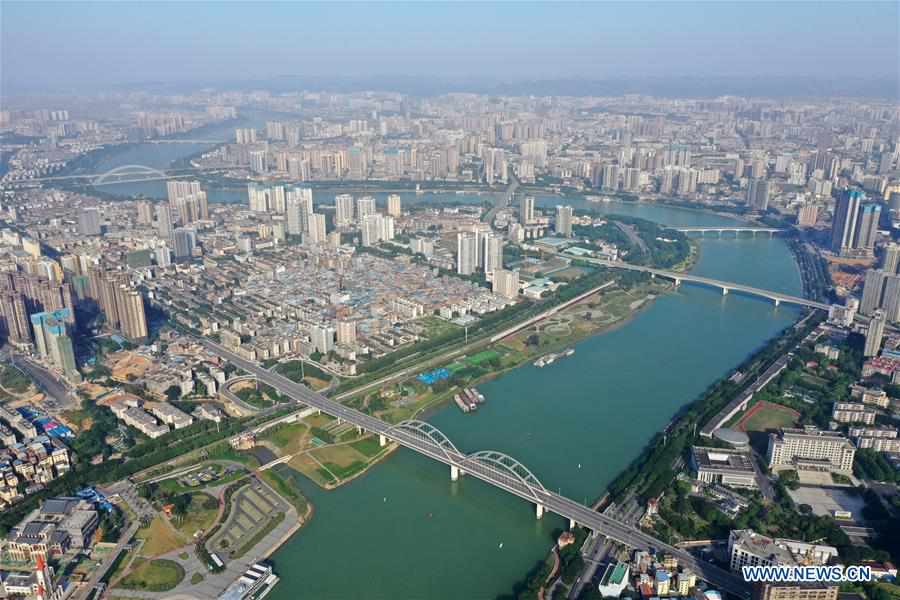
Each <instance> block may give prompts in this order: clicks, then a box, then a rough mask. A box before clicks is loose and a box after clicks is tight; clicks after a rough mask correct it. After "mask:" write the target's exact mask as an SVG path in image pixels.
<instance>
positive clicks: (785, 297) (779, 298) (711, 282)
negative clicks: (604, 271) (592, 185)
mask: <svg viewBox="0 0 900 600" xmlns="http://www.w3.org/2000/svg"><path fill="white" fill-rule="evenodd" d="M558 256H564V257H565V256H566V255H564V254H559V255H558ZM567 258H571V257H567ZM578 260H581V261H584V262H588V263H591V264H596V265H599V266H603V267H608V268H610V269H625V270H627V271H638V272H641V273H649V274H650V276H651V277H664V278H666V279H670V280H672V281H673V282H674V283H675V285H681V283H682V282H685V281H687V282H690V283H697V284H700V285H705V286H708V287H714V288H718V289H720V290H722V295H723V296H724V295H727V294H729V293H730V292H740V293H743V294H747V295H749V296H758V297H760V298H767V299H769V300H771V301H772V302H774V303H775V306H778V305H779V304H781V303H782V302H785V303H787V304H796V305H798V306H806V307H809V308H818V309H820V310H828V309H829V308H831V305H829V304H826V303H824V302H816V301H815V300H810V299H809V298H803V297H802V296H792V295H790V294H782V293H781V292H773V291H771V290H765V289H762V288H757V287H753V286H752V285H744V284H742V283H734V282H731V281H722V280H720V279H713V278H711V277H701V276H700V275H691V274H690V273H680V272H678V271H666V270H665V269H654V268H652V267H644V266H641V265H633V264H631V263H626V262H622V261H618V260H604V259H600V258H578Z"/></svg>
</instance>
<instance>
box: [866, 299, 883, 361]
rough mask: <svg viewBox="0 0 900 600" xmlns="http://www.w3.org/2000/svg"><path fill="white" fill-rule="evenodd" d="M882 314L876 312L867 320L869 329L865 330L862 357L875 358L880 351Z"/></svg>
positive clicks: (878, 311) (879, 311) (881, 312)
mask: <svg viewBox="0 0 900 600" xmlns="http://www.w3.org/2000/svg"><path fill="white" fill-rule="evenodd" d="M884 322H885V316H884V312H883V311H881V310H876V311H875V314H874V315H872V318H871V319H870V320H869V328H868V329H867V330H866V346H865V349H864V350H863V356H866V357H869V356H876V355H877V354H878V351H879V350H880V349H881V338H882V337H884Z"/></svg>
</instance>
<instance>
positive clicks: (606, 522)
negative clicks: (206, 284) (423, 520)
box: [199, 339, 750, 598]
mask: <svg viewBox="0 0 900 600" xmlns="http://www.w3.org/2000/svg"><path fill="white" fill-rule="evenodd" d="M199 342H200V343H201V344H202V345H203V346H204V347H205V348H206V349H207V350H208V351H210V352H212V353H213V354H215V355H217V356H219V357H221V358H223V359H225V360H227V361H229V362H230V363H232V364H233V365H235V366H236V367H239V368H241V369H243V370H244V371H246V372H247V373H250V374H252V375H255V376H256V377H257V379H258V380H259V381H262V382H263V383H266V384H268V385H270V386H272V387H273V388H275V389H276V390H278V391H279V392H280V393H282V394H284V395H285V396H287V397H289V398H292V399H293V400H294V401H296V402H298V403H302V404H305V405H307V406H310V407H313V408H315V409H317V410H320V411H322V412H324V413H326V414H329V415H331V416H332V417H336V418H337V419H340V420H342V421H347V422H349V423H352V424H354V425H356V427H357V429H358V430H359V431H367V432H370V433H374V434H377V435H378V437H379V442H380V443H381V445H386V444H387V443H388V442H389V441H392V442H395V443H397V444H399V445H401V446H404V447H406V448H409V449H410V450H413V451H415V452H418V453H419V454H423V455H425V456H427V457H429V458H432V459H434V460H436V461H438V462H442V463H444V464H446V465H448V466H449V467H450V478H451V479H453V480H456V479H458V478H459V477H461V476H463V475H470V476H472V477H476V478H478V479H480V480H482V481H484V482H486V483H489V484H490V485H493V486H495V487H498V488H500V489H502V490H504V491H506V492H509V493H511V494H514V495H516V496H518V497H520V498H522V499H524V500H526V501H528V502H531V503H533V504H534V506H535V512H536V515H537V517H538V518H540V517H541V516H543V514H544V512H545V511H552V512H554V513H556V514H559V515H561V516H563V517H565V518H567V519H569V524H570V525H571V526H574V525H575V524H578V525H582V526H584V527H586V528H588V529H591V530H593V531H595V532H597V533H599V534H602V535H604V536H606V537H607V538H609V539H611V540H614V541H616V542H619V543H621V544H624V545H626V546H629V547H632V548H650V547H652V548H655V549H656V550H657V551H663V552H666V553H669V554H671V555H673V556H675V557H677V558H678V560H679V563H680V564H681V565H683V566H684V567H686V568H689V569H692V570H693V571H694V572H695V573H696V574H697V576H698V577H700V578H701V579H703V580H705V581H708V582H709V583H710V584H712V585H713V586H715V587H717V588H718V589H720V590H722V591H724V592H728V593H730V594H734V595H736V596H739V597H743V598H746V597H749V595H750V589H749V586H748V585H747V584H746V583H745V582H744V581H743V580H742V579H740V578H739V577H737V576H736V575H734V574H733V573H730V572H728V571H726V570H724V569H721V568H719V567H717V566H715V565H712V564H710V563H707V562H703V561H700V560H698V559H696V558H695V557H694V556H692V555H691V554H690V553H688V552H686V551H685V550H682V549H679V548H675V547H674V546H670V545H668V544H666V543H664V542H662V541H661V540H658V539H656V538H655V537H653V536H651V535H649V534H647V533H645V532H643V531H641V530H639V529H636V528H634V527H632V526H630V525H627V524H625V523H622V522H620V521H618V520H616V519H613V518H611V517H609V516H606V515H603V514H601V513H598V512H596V511H595V510H593V509H591V508H590V507H589V506H585V505H583V504H581V503H579V502H575V501H574V500H571V499H569V498H566V497H565V496H562V495H560V494H557V493H555V492H552V491H550V490H548V489H546V488H545V487H544V486H543V484H541V482H540V480H539V479H538V478H537V477H536V476H535V475H534V474H533V473H532V472H531V471H529V470H528V468H527V467H525V465H523V464H522V463H520V462H519V461H517V460H516V459H514V458H513V457H511V456H508V455H506V454H504V453H502V452H497V451H493V450H486V451H480V452H474V453H469V454H467V453H464V452H462V451H460V450H459V449H458V448H457V447H456V446H455V445H454V444H453V442H451V441H450V440H449V439H448V438H447V436H445V435H444V434H443V433H442V432H441V431H440V430H438V429H437V428H436V427H434V426H432V425H430V424H428V423H426V422H423V421H417V420H409V421H404V422H402V423H398V424H396V425H391V424H389V423H386V422H384V421H382V420H381V419H378V418H376V417H373V416H371V415H367V414H365V413H363V412H360V411H358V410H355V409H353V408H349V407H347V406H344V405H343V404H340V403H338V402H335V401H333V400H329V399H328V398H326V397H325V396H323V395H321V394H319V393H317V392H314V391H312V390H310V389H309V388H307V387H306V386H304V385H301V384H298V383H295V382H293V381H291V380H290V379H287V378H286V377H284V376H282V375H279V374H277V373H273V372H271V371H267V370H266V369H264V368H262V367H261V366H259V365H258V364H256V363H254V362H250V361H247V360H244V359H243V358H241V357H240V356H238V355H236V354H234V353H233V352H231V351H229V350H227V349H226V348H224V347H223V346H221V345H220V344H217V343H215V342H212V341H210V340H206V339H200V340H199Z"/></svg>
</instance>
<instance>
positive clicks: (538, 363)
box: [534, 356, 547, 367]
mask: <svg viewBox="0 0 900 600" xmlns="http://www.w3.org/2000/svg"><path fill="white" fill-rule="evenodd" d="M546 364H547V361H545V360H544V357H543V356H542V357H540V358H539V359H537V360H536V361H534V366H536V367H543V366H544V365H546Z"/></svg>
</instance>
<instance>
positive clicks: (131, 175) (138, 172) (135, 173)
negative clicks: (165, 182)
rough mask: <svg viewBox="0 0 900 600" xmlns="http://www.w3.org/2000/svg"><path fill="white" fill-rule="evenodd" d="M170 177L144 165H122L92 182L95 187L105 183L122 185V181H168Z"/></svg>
mask: <svg viewBox="0 0 900 600" xmlns="http://www.w3.org/2000/svg"><path fill="white" fill-rule="evenodd" d="M167 177H168V176H167V175H166V174H165V173H164V172H162V171H160V170H159V169H154V168H153V167H147V166H144V165H122V166H120V167H116V168H115V169H110V170H109V171H107V172H106V173H103V174H101V175H100V176H98V177H97V178H96V179H94V180H93V181H92V183H93V185H103V184H105V183H120V182H121V180H122V179H126V180H128V181H134V180H138V181H145V180H146V181H150V180H153V179H166V178H167Z"/></svg>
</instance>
